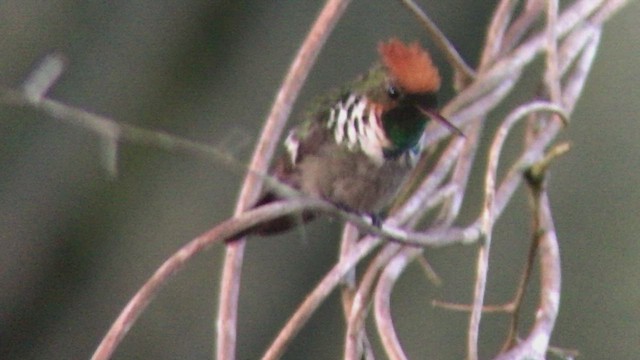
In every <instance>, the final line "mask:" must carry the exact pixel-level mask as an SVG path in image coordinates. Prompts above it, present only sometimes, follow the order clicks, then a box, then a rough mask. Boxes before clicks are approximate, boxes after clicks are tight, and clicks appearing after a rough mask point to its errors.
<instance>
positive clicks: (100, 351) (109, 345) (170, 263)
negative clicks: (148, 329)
mask: <svg viewBox="0 0 640 360" xmlns="http://www.w3.org/2000/svg"><path fill="white" fill-rule="evenodd" d="M311 208H314V209H316V210H325V211H331V208H333V206H332V205H330V204H328V203H326V202H323V201H318V200H314V199H310V198H300V199H296V200H290V201H283V202H276V203H272V204H269V205H265V206H261V207H260V208H257V209H255V210H251V211H248V212H245V213H242V214H239V215H238V216H236V217H234V218H231V219H229V220H227V221H225V222H223V223H221V224H220V225H218V226H216V227H215V228H213V229H211V230H209V231H207V232H206V233H204V234H202V235H200V236H198V237H196V238H195V239H193V240H191V241H190V242H188V243H187V244H186V245H184V246H183V247H182V248H180V249H179V250H178V251H177V252H175V253H174V254H173V255H172V256H170V257H169V258H168V259H167V260H166V261H165V262H164V263H163V264H162V266H160V267H159V268H158V270H156V272H155V273H154V274H153V276H151V278H149V280H147V282H146V283H145V284H144V285H143V286H142V287H141V288H140V290H138V292H137V293H136V294H135V295H134V296H133V297H132V298H131V300H129V303H128V304H127V306H125V307H124V309H123V310H122V312H121V313H120V315H119V316H118V318H117V319H116V320H115V322H114V323H113V325H111V328H110V329H109V331H108V332H107V334H106V335H105V337H104V338H103V339H102V342H101V343H100V345H99V346H98V348H97V349H96V351H95V353H94V354H93V356H92V357H91V359H92V360H105V359H109V358H110V357H111V355H112V354H113V352H114V351H115V350H116V348H117V347H118V345H119V344H120V342H121V341H122V339H123V338H124V336H125V335H126V334H127V332H128V331H129V329H131V327H132V326H133V324H134V323H135V321H136V320H137V319H138V317H139V316H140V314H141V313H142V312H143V311H144V310H145V308H146V307H147V305H149V303H150V302H151V300H153V298H154V297H155V296H156V294H157V293H158V292H159V291H160V290H161V288H162V286H164V285H165V284H166V283H167V281H168V280H169V278H170V277H171V276H172V275H174V274H175V273H177V272H178V271H180V270H182V269H183V268H184V266H185V265H186V264H187V263H188V262H189V260H190V259H191V258H193V257H194V256H195V255H197V254H199V253H200V252H202V251H203V250H205V249H207V248H208V247H210V246H211V245H213V244H215V243H219V242H222V241H224V240H227V239H230V238H232V237H234V236H236V235H237V234H239V233H241V232H243V231H245V230H247V229H249V228H251V227H252V226H255V225H257V224H260V223H263V222H265V221H269V220H272V219H275V218H278V217H280V216H283V215H287V214H292V213H296V212H300V211H302V210H303V209H311Z"/></svg>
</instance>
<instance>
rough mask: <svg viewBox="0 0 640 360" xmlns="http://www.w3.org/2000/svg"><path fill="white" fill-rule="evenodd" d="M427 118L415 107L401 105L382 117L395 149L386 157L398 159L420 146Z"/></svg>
mask: <svg viewBox="0 0 640 360" xmlns="http://www.w3.org/2000/svg"><path fill="white" fill-rule="evenodd" d="M426 125H427V118H426V117H425V116H424V115H423V114H422V113H421V112H420V111H419V110H418V109H417V108H416V107H415V106H414V105H408V104H407V105H399V106H397V107H395V108H393V109H391V110H389V111H387V112H386V113H384V114H383V115H382V126H383V127H384V131H385V134H386V135H387V138H388V139H389V141H391V144H392V145H393V148H391V149H386V150H385V156H387V157H396V156H399V155H401V154H402V153H404V152H405V151H407V150H409V149H411V148H413V147H414V146H416V145H417V144H418V141H419V140H420V137H421V136H422V133H423V132H424V128H425V127H426Z"/></svg>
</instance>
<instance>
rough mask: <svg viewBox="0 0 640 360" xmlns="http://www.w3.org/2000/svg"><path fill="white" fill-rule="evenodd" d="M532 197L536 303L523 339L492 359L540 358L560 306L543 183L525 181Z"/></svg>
mask: <svg viewBox="0 0 640 360" xmlns="http://www.w3.org/2000/svg"><path fill="white" fill-rule="evenodd" d="M529 184H530V186H531V191H532V194H533V197H534V204H533V210H534V224H535V225H536V229H535V230H534V231H535V232H536V233H539V234H540V237H539V239H540V243H539V244H540V245H539V254H540V304H539V307H538V311H537V313H536V320H535V323H534V325H533V328H532V330H531V332H530V333H529V335H528V336H527V338H526V339H525V340H523V341H521V342H519V343H518V344H517V345H516V346H514V347H513V348H512V349H511V350H509V351H508V352H505V353H502V354H500V355H499V356H498V357H497V358H496V360H516V359H523V358H532V359H544V358H545V354H546V352H547V349H548V346H549V339H550V337H551V333H552V332H553V328H554V325H555V320H556V317H557V315H558V309H559V307H560V285H561V270H560V249H559V247H558V239H557V238H556V232H555V227H554V224H553V217H552V214H551V207H550V204H549V198H548V196H547V193H546V189H545V186H544V182H543V181H540V182H538V183H535V182H531V181H530V182H529Z"/></svg>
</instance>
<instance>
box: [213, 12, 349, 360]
mask: <svg viewBox="0 0 640 360" xmlns="http://www.w3.org/2000/svg"><path fill="white" fill-rule="evenodd" d="M348 4H349V0H328V1H327V3H326V4H325V6H324V8H323V10H322V12H321V13H320V15H319V16H318V18H317V20H316V22H315V24H314V25H313V27H312V28H311V30H310V31H309V34H308V35H307V38H306V39H305V41H304V43H303V44H302V46H301V47H300V50H299V51H298V54H297V55H296V57H295V59H294V61H293V63H292V64H291V67H290V68H289V72H288V74H287V76H286V78H285V80H284V82H283V84H282V86H281V87H280V90H279V91H278V95H277V96H276V100H275V102H274V104H273V107H272V109H271V112H270V114H269V117H268V118H267V121H266V123H265V126H264V129H263V131H262V135H261V136H260V140H259V141H258V144H257V146H256V149H255V152H254V155H253V158H252V160H251V165H250V169H252V170H253V171H258V172H261V173H263V172H266V170H267V168H268V166H269V162H270V160H271V157H272V156H273V153H274V151H275V148H276V145H277V144H278V139H279V138H280V134H281V133H282V130H283V128H284V124H285V122H286V120H287V118H288V117H289V114H290V113H291V108H292V106H293V103H294V101H295V99H296V98H297V96H298V93H299V91H300V89H301V88H302V84H303V83H304V81H305V79H306V78H307V75H308V74H309V71H310V70H311V67H312V65H313V64H314V63H315V59H316V57H317V55H318V53H319V52H320V49H321V48H322V46H323V45H324V43H325V41H326V39H327V38H328V37H329V34H330V33H331V31H332V30H333V28H334V27H335V24H336V23H337V22H338V19H339V18H340V17H341V15H342V13H343V12H344V10H345V9H346V7H347V5H348ZM261 189H262V186H261V179H260V178H258V177H255V176H253V175H252V173H251V172H249V173H248V174H247V177H246V179H245V182H244V184H243V186H242V190H241V192H240V197H239V199H238V203H237V206H236V210H235V214H236V215H237V214H239V213H242V212H243V211H245V210H246V209H248V208H249V207H251V206H252V205H253V204H254V202H255V201H256V199H257V198H258V196H259V194H260V191H261ZM244 247H245V242H244V241H243V240H240V241H236V242H234V243H232V244H230V245H229V246H227V250H226V254H225V260H224V265H223V270H222V280H221V285H220V294H219V296H220V298H219V303H218V317H217V332H216V333H217V342H216V344H217V358H218V359H220V360H223V359H224V360H230V359H234V358H235V349H236V345H235V344H236V324H237V313H238V296H239V293H240V277H241V272H242V259H243V256H244Z"/></svg>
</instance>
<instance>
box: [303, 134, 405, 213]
mask: <svg viewBox="0 0 640 360" xmlns="http://www.w3.org/2000/svg"><path fill="white" fill-rule="evenodd" d="M299 170H300V180H301V181H300V187H301V190H302V191H303V192H304V193H307V194H310V195H313V196H317V197H320V198H324V199H326V200H329V201H331V202H333V203H335V204H337V205H340V206H345V207H347V208H349V209H351V210H353V211H356V212H359V213H378V212H379V211H380V210H382V209H383V208H384V207H385V206H387V205H389V204H390V202H391V201H392V200H393V198H394V196H395V195H396V194H397V192H398V190H399V189H400V187H401V185H402V183H403V182H404V180H405V178H406V176H407V174H408V172H409V171H410V170H411V167H410V166H409V165H408V164H406V163H404V162H403V161H399V160H398V161H387V162H385V163H384V164H383V165H382V166H379V165H377V164H375V163H373V162H372V161H371V160H369V158H368V157H367V156H366V155H364V154H361V153H352V152H348V151H345V150H343V149H338V148H336V147H335V146H328V147H326V148H325V149H322V150H321V151H320V152H319V153H318V154H317V155H307V156H306V157H305V158H304V159H303V160H302V162H301V163H300V164H299Z"/></svg>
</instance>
